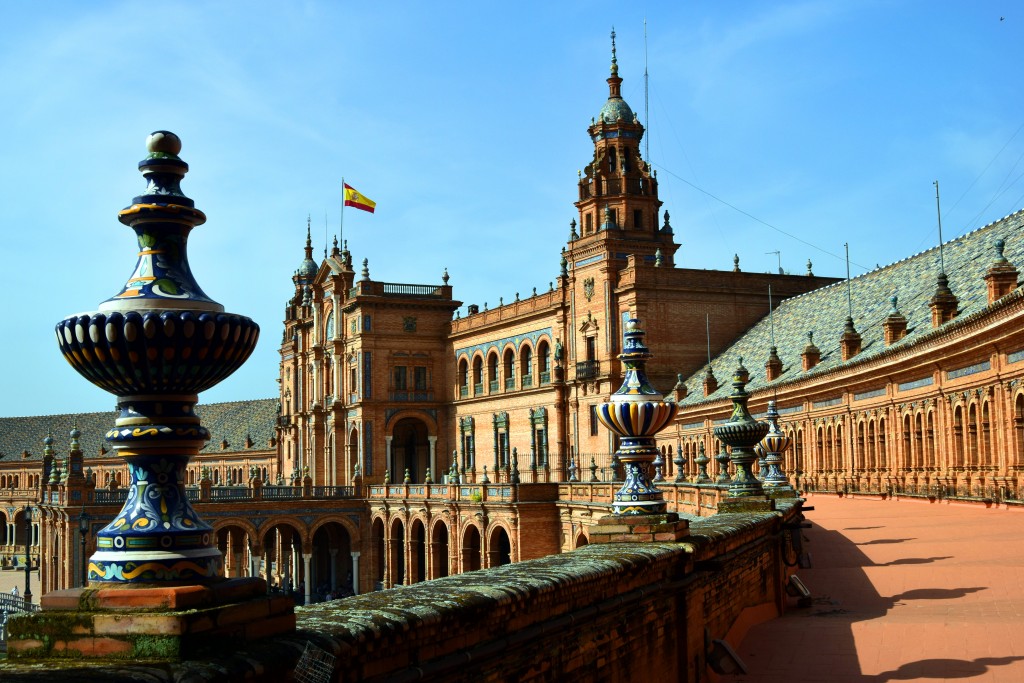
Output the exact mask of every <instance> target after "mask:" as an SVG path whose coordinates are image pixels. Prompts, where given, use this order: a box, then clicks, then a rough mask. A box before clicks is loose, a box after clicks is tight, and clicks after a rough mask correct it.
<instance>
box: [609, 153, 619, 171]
mask: <svg viewBox="0 0 1024 683" xmlns="http://www.w3.org/2000/svg"><path fill="white" fill-rule="evenodd" d="M617 160H618V155H617V154H616V153H615V148H614V147H609V148H608V170H609V171H611V172H612V173H615V166H616V161H617Z"/></svg>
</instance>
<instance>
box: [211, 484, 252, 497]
mask: <svg viewBox="0 0 1024 683" xmlns="http://www.w3.org/2000/svg"><path fill="white" fill-rule="evenodd" d="M246 498H252V491H251V490H250V489H249V488H248V487H246V486H230V487H227V488H219V487H214V488H212V489H210V500H245V499H246Z"/></svg>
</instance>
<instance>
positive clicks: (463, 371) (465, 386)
mask: <svg viewBox="0 0 1024 683" xmlns="http://www.w3.org/2000/svg"><path fill="white" fill-rule="evenodd" d="M459 393H460V394H461V395H462V396H468V395H469V362H468V361H466V359H465V358H463V359H462V360H460V361H459Z"/></svg>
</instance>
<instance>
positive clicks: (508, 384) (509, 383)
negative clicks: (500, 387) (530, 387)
mask: <svg viewBox="0 0 1024 683" xmlns="http://www.w3.org/2000/svg"><path fill="white" fill-rule="evenodd" d="M515 388H516V380H515V378H513V377H509V378H508V379H506V380H505V391H513V390H514V389H515Z"/></svg>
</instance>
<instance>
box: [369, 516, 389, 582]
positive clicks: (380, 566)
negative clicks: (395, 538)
mask: <svg viewBox="0 0 1024 683" xmlns="http://www.w3.org/2000/svg"><path fill="white" fill-rule="evenodd" d="M386 557H387V543H386V541H385V538H384V519H383V518H382V517H381V516H379V515H374V517H373V519H372V520H371V522H370V557H369V560H370V576H371V577H373V583H374V588H375V590H380V589H381V588H383V587H384V576H385V569H386V568H385V564H386V561H385V558H386Z"/></svg>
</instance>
